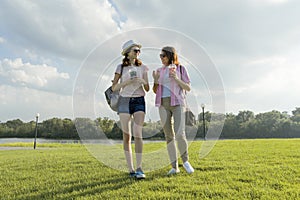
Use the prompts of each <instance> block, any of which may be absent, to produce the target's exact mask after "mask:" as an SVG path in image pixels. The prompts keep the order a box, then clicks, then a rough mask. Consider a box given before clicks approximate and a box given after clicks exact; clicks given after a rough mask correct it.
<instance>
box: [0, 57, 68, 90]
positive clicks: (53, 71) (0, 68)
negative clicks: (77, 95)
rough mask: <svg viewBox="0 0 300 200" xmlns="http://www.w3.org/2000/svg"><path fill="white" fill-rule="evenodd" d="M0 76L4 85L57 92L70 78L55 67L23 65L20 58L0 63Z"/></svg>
mask: <svg viewBox="0 0 300 200" xmlns="http://www.w3.org/2000/svg"><path fill="white" fill-rule="evenodd" d="M0 76H1V77H2V78H3V80H6V81H5V83H4V84H12V85H15V86H24V87H31V88H39V89H41V90H50V91H51V90H53V91H59V90H60V89H61V88H62V87H64V85H60V84H62V83H66V82H67V81H68V79H69V78H70V77H69V75H68V74H67V73H60V72H58V71H57V68H56V67H53V66H48V65H46V64H42V65H34V64H30V63H23V61H22V59H21V58H17V59H15V60H9V59H4V60H3V61H0Z"/></svg>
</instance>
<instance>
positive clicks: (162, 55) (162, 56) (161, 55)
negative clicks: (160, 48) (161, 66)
mask: <svg viewBox="0 0 300 200" xmlns="http://www.w3.org/2000/svg"><path fill="white" fill-rule="evenodd" d="M166 56H167V55H166V54H159V57H160V58H164V57H166Z"/></svg>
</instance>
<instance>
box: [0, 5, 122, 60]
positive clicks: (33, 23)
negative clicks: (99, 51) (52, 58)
mask: <svg viewBox="0 0 300 200" xmlns="http://www.w3.org/2000/svg"><path fill="white" fill-rule="evenodd" d="M0 6H1V9H0V10H1V14H0V17H1V18H0V22H1V24H3V25H2V27H3V28H7V32H8V33H9V34H10V38H9V42H11V43H14V44H15V46H16V47H19V45H21V47H20V48H22V46H27V48H29V47H30V48H32V49H34V50H36V52H37V51H41V52H44V53H51V54H52V55H53V54H54V55H55V54H56V55H58V56H59V57H64V56H67V57H77V58H78V57H79V58H80V59H82V58H84V57H85V56H86V55H87V53H88V52H89V51H90V50H91V49H92V48H93V47H94V46H96V45H97V44H98V43H99V42H103V41H104V40H105V39H106V38H108V37H110V36H111V35H114V34H116V33H117V32H118V31H119V27H118V24H117V23H116V21H115V20H113V19H112V16H115V15H116V11H115V10H114V8H113V7H112V6H111V5H110V4H109V3H108V1H97V0H87V1H76V0H66V1H64V2H61V1H18V0H12V1H6V0H4V1H1V3H0ZM14 41H16V43H15V42H14ZM41 52H40V53H41Z"/></svg>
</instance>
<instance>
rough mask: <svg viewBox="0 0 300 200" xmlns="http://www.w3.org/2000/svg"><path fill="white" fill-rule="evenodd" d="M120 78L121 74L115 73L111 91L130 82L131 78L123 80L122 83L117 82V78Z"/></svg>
mask: <svg viewBox="0 0 300 200" xmlns="http://www.w3.org/2000/svg"><path fill="white" fill-rule="evenodd" d="M120 78H121V74H118V73H115V77H114V80H113V81H112V82H113V83H112V91H118V90H120V89H121V88H122V87H125V86H126V85H128V84H130V83H131V82H132V80H131V79H129V80H127V81H124V82H122V83H118V82H119V79H120Z"/></svg>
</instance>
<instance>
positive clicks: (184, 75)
mask: <svg viewBox="0 0 300 200" xmlns="http://www.w3.org/2000/svg"><path fill="white" fill-rule="evenodd" d="M180 66H181V67H180ZM180 68H181V72H180ZM156 71H157V72H159V79H158V88H157V90H156V98H155V106H158V107H159V106H160V105H161V97H162V88H163V87H162V83H163V77H164V76H165V73H166V71H167V67H165V66H163V67H161V68H158V69H157V70H156ZM176 74H177V77H178V78H180V79H181V80H182V81H183V82H185V83H190V77H189V74H188V72H187V71H186V69H185V67H184V66H182V65H178V66H177V68H176ZM170 81H171V87H170V90H171V106H177V105H185V101H184V98H185V94H184V92H183V89H182V88H181V87H180V86H179V85H178V84H177V83H176V81H175V80H174V79H173V78H171V80H170Z"/></svg>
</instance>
